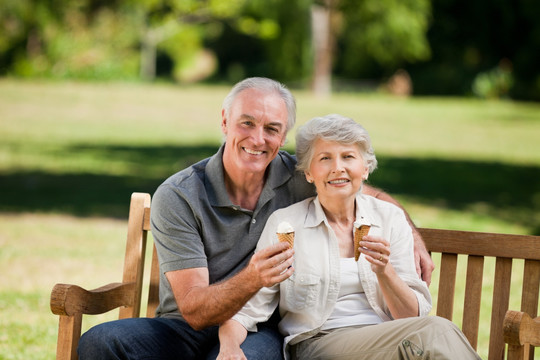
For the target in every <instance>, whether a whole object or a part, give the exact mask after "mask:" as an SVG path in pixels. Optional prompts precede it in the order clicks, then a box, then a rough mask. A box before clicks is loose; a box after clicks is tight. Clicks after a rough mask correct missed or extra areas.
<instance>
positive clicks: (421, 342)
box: [291, 316, 480, 360]
mask: <svg viewBox="0 0 540 360" xmlns="http://www.w3.org/2000/svg"><path fill="white" fill-rule="evenodd" d="M291 356H292V358H293V359H301V360H304V359H305V360H308V359H309V360H313V359H355V360H356V359H370V360H372V359H381V360H382V359H384V360H388V359H407V360H409V359H411V360H412V359H437V360H438V359H460V360H467V359H480V357H479V356H478V354H477V353H476V352H475V351H474V349H473V348H472V347H471V345H470V344H469V342H468V341H467V338H466V337H465V336H464V335H463V333H462V332H461V331H460V330H459V329H458V327H457V326H455V325H454V324H453V323H452V322H450V321H448V320H446V319H444V318H441V317H437V316H425V317H415V318H407V319H400V320H393V321H387V322H384V323H382V324H378V325H370V326H358V327H346V328H340V329H335V330H329V331H323V332H321V333H319V334H318V335H316V336H315V337H313V338H310V339H307V340H304V341H302V342H300V343H298V344H297V345H294V346H292V347H291Z"/></svg>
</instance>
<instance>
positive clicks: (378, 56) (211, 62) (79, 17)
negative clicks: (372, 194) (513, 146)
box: [0, 0, 540, 100]
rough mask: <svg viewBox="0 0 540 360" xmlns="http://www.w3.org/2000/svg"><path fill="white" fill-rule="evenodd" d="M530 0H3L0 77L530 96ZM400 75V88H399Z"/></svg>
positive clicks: (534, 80)
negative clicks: (271, 82)
mask: <svg viewBox="0 0 540 360" xmlns="http://www.w3.org/2000/svg"><path fill="white" fill-rule="evenodd" d="M538 14H540V2H538V1H531V0H478V1H475V2H470V1H465V0H431V1H430V0H401V1H399V0H297V1H289V0H249V1H248V0H110V1H103V0H3V1H1V2H0V76H15V77H46V78H60V79H85V80H134V81H135V80H145V81H153V80H155V79H159V80H163V81H175V82H179V83H189V82H197V81H208V82H222V81H226V82H233V81H237V80H239V79H241V78H243V77H246V76H255V75H257V76H268V77H272V78H275V79H278V80H280V81H283V82H286V83H287V84H289V85H290V86H297V87H312V88H313V89H314V90H315V91H316V92H318V93H321V94H325V93H328V92H330V91H331V90H332V89H333V90H334V91H339V90H342V89H347V90H348V89H352V90H373V89H377V88H380V85H381V84H387V85H388V86H387V87H386V88H388V89H391V90H393V91H396V90H395V87H392V86H393V85H392V84H393V83H394V82H395V81H401V83H402V84H404V86H405V87H403V86H402V87H401V88H400V89H402V90H400V91H401V92H402V93H404V94H407V93H410V91H414V93H415V94H426V95H427V94H429V95H476V96H479V97H512V98H516V99H528V100H540V66H539V65H538V64H540V22H538V21H535V17H536V16H537V15H538ZM407 84H409V88H407Z"/></svg>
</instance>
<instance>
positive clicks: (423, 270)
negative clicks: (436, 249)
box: [413, 227, 435, 286]
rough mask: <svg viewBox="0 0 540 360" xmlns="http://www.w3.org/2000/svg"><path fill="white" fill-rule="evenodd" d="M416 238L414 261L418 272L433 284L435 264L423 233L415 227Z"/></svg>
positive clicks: (427, 281)
mask: <svg viewBox="0 0 540 360" xmlns="http://www.w3.org/2000/svg"><path fill="white" fill-rule="evenodd" d="M413 238H414V263H415V265H416V272H417V273H418V276H420V278H421V279H422V280H424V281H425V282H426V284H427V285H428V286H429V284H431V273H432V272H433V270H434V269H435V264H433V260H432V259H431V256H430V255H429V253H428V251H427V249H426V245H425V244H424V240H423V239H422V235H420V233H419V232H418V231H417V230H416V228H414V227H413Z"/></svg>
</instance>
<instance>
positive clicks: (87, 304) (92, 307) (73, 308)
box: [51, 282, 135, 316]
mask: <svg viewBox="0 0 540 360" xmlns="http://www.w3.org/2000/svg"><path fill="white" fill-rule="evenodd" d="M134 289H135V283H134V282H131V283H112V284H108V285H105V286H102V287H99V288H97V289H94V290H85V289H83V288H81V287H80V286H77V285H70V284H56V285H55V286H54V288H53V290H52V292H51V311H52V312H53V313H54V314H56V315H67V316H73V315H75V314H91V315H96V314H103V313H106V312H107V311H110V310H113V309H116V308H118V307H121V306H133V301H134V293H135V291H134Z"/></svg>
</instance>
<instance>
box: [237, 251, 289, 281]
mask: <svg viewBox="0 0 540 360" xmlns="http://www.w3.org/2000/svg"><path fill="white" fill-rule="evenodd" d="M293 254H294V250H292V249H289V247H288V244H286V243H281V242H280V243H277V244H274V245H271V246H268V247H267V248H265V249H262V250H261V251H258V252H256V253H255V254H254V255H253V256H252V257H251V260H250V261H249V264H248V266H247V271H248V272H249V273H250V277H251V278H252V279H253V280H254V282H255V283H257V284H258V287H259V288H262V287H271V286H274V285H275V284H279V283H280V282H282V281H283V280H285V279H287V278H289V277H290V276H291V275H292V273H293V272H294V268H293V267H292V264H293Z"/></svg>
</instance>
